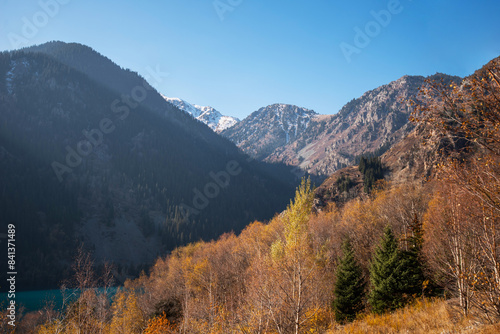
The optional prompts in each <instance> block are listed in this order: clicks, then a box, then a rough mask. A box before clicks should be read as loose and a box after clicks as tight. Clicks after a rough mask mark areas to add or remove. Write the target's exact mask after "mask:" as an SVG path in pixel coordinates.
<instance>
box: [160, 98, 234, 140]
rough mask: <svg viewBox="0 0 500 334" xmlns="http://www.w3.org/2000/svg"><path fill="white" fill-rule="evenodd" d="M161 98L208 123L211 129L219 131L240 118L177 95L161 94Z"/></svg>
mask: <svg viewBox="0 0 500 334" xmlns="http://www.w3.org/2000/svg"><path fill="white" fill-rule="evenodd" d="M162 96H163V98H164V99H165V100H166V101H167V102H169V103H171V104H173V105H174V106H176V107H177V108H179V109H180V110H183V111H185V112H187V113H188V114H190V115H191V116H193V117H194V118H196V119H197V120H199V121H201V122H203V123H205V124H206V125H208V126H209V127H210V128H211V129H212V130H214V131H215V132H217V133H220V132H222V131H224V130H226V129H228V128H230V127H232V126H234V125H235V124H236V123H238V122H239V121H240V120H239V119H238V118H236V117H232V116H224V115H222V114H221V113H220V112H219V111H217V110H216V109H214V108H212V107H204V106H199V105H196V104H190V103H188V102H186V101H184V100H182V99H179V98H177V97H167V96H164V95H162Z"/></svg>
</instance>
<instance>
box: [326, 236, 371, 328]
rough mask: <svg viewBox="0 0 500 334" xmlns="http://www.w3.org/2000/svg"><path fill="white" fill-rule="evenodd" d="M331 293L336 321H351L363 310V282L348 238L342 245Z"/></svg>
mask: <svg viewBox="0 0 500 334" xmlns="http://www.w3.org/2000/svg"><path fill="white" fill-rule="evenodd" d="M333 293H334V298H335V299H334V301H333V304H332V306H333V310H334V312H335V319H336V320H337V321H338V322H340V323H346V322H350V321H353V320H354V319H355V318H356V314H358V313H359V312H361V311H362V310H363V307H364V305H363V299H364V295H365V282H364V279H363V273H362V271H361V268H360V266H359V264H358V262H357V261H356V259H355V258H354V250H353V248H352V246H351V243H350V241H349V239H346V240H345V241H344V243H343V245H342V258H341V259H340V264H339V266H338V267H337V281H336V282H335V288H334V292H333Z"/></svg>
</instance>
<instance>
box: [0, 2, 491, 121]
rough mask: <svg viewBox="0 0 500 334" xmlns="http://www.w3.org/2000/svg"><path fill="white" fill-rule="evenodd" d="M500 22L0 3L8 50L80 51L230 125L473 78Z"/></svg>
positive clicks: (248, 8) (473, 10)
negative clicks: (439, 79) (442, 79)
mask: <svg viewBox="0 0 500 334" xmlns="http://www.w3.org/2000/svg"><path fill="white" fill-rule="evenodd" d="M43 4H45V5H43ZM216 5H217V6H218V7H217V8H218V11H217V9H216ZM44 8H45V9H44ZM373 13H376V14H375V16H377V15H378V16H379V21H377V20H376V18H375V16H374V14H373ZM387 13H389V15H390V16H388V15H387ZM499 13H500V1H498V0H478V1H470V0H454V1H451V0H413V1H411V0H400V1H397V0H389V1H387V0H376V1H374V0H371V1H369V0H358V1H347V0H345V1H339V0H315V1H310V0H309V1H306V0H288V1H282V0H267V1H265V0H215V1H214V0H162V1H147V0H146V1H125V0H121V1H115V0H110V1H102V0H101V1H94V0H85V1H84V0H41V1H37V0H25V1H18V0H0V50H11V49H15V48H17V47H18V46H27V45H33V44H41V43H44V42H47V41H51V40H62V41H65V42H78V43H82V44H86V45H89V46H91V47H92V48H94V49H95V50H97V51H98V52H100V53H102V54H103V55H105V56H107V57H109V58H110V59H112V60H113V61H115V62H116V63H117V64H119V65H120V66H122V67H126V68H130V69H131V70H134V71H137V72H139V73H140V74H142V75H146V74H147V73H148V70H147V69H148V68H150V69H151V68H152V69H154V68H158V69H160V70H161V71H163V72H168V73H169V75H168V77H166V78H164V79H163V80H162V81H161V82H152V84H153V85H154V86H155V87H156V88H157V89H158V90H159V91H160V92H161V93H163V94H165V95H167V96H171V97H180V98H182V99H185V100H187V101H188V102H191V103H195V104H200V105H210V106H212V107H214V108H216V109H218V110H219V111H221V112H222V113H224V114H228V115H232V116H236V117H239V118H244V117H245V116H247V115H248V114H250V113H251V112H253V111H255V110H257V109H258V108H260V107H264V106H266V105H269V104H272V103H290V104H296V105H299V106H302V107H306V108H310V109H314V110H315V111H317V112H319V113H321V114H333V113H336V112H337V111H338V110H339V109H340V108H341V107H342V106H343V105H344V104H345V103H346V102H348V101H350V100H351V99H353V98H356V97H359V96H360V95H362V94H363V93H364V92H365V91H367V90H370V89H373V88H376V87H378V86H380V85H382V84H385V83H388V82H390V81H392V80H396V79H398V78H399V77H401V76H403V75H405V74H410V75H431V74H434V73H436V72H443V73H448V74H454V75H459V76H465V75H468V74H471V73H472V72H473V71H474V70H476V69H478V68H480V67H481V66H482V65H484V64H485V63H486V62H488V61H489V60H491V59H492V58H494V57H497V56H499V55H500V20H499V19H498V14H499ZM384 14H385V15H384ZM26 22H28V23H26ZM30 24H33V25H34V27H35V28H36V30H31V31H30V30H29V29H27V28H26V27H25V26H26V25H30ZM355 29H356V30H355ZM356 31H361V34H363V35H365V36H364V38H363V36H362V35H361V34H359V33H357V32H356ZM356 35H358V36H357V37H358V39H357V40H356V39H355V38H356ZM360 36H361V37H360ZM347 45H348V46H347ZM341 46H344V51H345V50H348V52H347V53H348V57H346V56H345V54H344V52H343V51H342V48H341ZM346 48H347V49H346ZM353 50H354V51H353ZM348 58H349V60H350V61H348Z"/></svg>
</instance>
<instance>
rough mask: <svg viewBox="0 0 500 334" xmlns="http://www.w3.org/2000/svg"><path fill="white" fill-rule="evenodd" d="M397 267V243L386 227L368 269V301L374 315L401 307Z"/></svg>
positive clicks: (398, 259) (398, 260)
mask: <svg viewBox="0 0 500 334" xmlns="http://www.w3.org/2000/svg"><path fill="white" fill-rule="evenodd" d="M399 266H400V256H399V251H398V243H397V241H396V238H395V237H394V234H393V233H392V230H391V228H390V227H389V226H388V227H386V229H385V232H384V236H383V237H382V241H381V242H380V245H379V246H378V247H377V250H376V251H375V254H374V256H373V259H372V263H371V268H370V282H371V285H372V287H371V291H370V294H369V298H368V301H369V303H370V305H371V306H372V309H373V311H374V312H375V313H383V312H385V311H392V310H395V309H396V308H398V307H400V306H401V300H400V293H399V292H400V282H399V281H398V280H399V277H398V271H399V270H400V269H399Z"/></svg>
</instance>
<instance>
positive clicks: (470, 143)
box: [38, 60, 500, 334]
mask: <svg viewBox="0 0 500 334" xmlns="http://www.w3.org/2000/svg"><path fill="white" fill-rule="evenodd" d="M499 65H500V64H499V60H494V61H492V62H491V63H490V64H488V65H487V66H486V67H485V68H483V69H482V70H480V71H478V72H476V73H475V74H474V75H473V76H471V77H469V78H467V79H466V80H465V81H464V82H463V83H462V84H461V85H457V86H455V85H452V86H451V87H449V86H447V85H444V84H442V83H429V84H428V85H427V86H425V87H423V88H422V90H421V93H420V95H419V96H418V97H416V98H415V100H414V101H413V103H415V104H416V109H415V110H416V111H415V113H414V115H413V120H414V121H415V122H416V123H417V124H418V126H419V127H424V128H425V129H426V132H424V133H425V134H426V137H425V138H422V139H424V140H437V141H439V145H438V147H440V149H441V151H440V152H439V154H440V156H441V158H442V159H441V160H440V165H439V168H438V172H437V173H436V174H437V175H438V177H437V178H436V180H434V181H432V182H416V183H408V184H403V185H401V184H400V185H391V184H386V185H385V186H383V187H379V188H377V189H373V190H371V192H370V194H369V195H367V196H366V197H365V199H364V200H361V199H356V200H352V201H350V202H347V203H346V204H344V205H343V206H342V207H341V208H337V207H336V206H335V205H332V206H329V207H328V210H323V211H320V212H314V211H313V210H312V204H313V200H314V191H313V189H312V186H311V184H310V182H309V181H306V180H303V182H302V184H301V185H300V186H299V187H298V188H297V192H296V195H295V198H294V199H293V200H292V201H291V202H290V205H289V206H288V207H287V210H286V211H284V212H283V213H281V214H278V215H276V216H275V217H274V218H273V219H272V220H271V221H270V222H268V223H262V222H253V223H251V224H249V225H248V226H247V227H246V228H245V229H244V230H243V231H242V232H241V234H240V235H238V236H236V235H235V234H233V233H228V234H224V235H222V236H221V237H220V238H219V239H218V240H216V241H210V242H203V241H200V242H197V243H193V244H190V245H187V246H185V247H180V248H178V249H176V250H174V251H173V252H172V253H171V254H169V255H168V256H166V257H162V258H159V259H158V260H157V261H156V263H155V264H154V266H152V268H151V269H150V271H149V273H147V274H143V275H141V277H140V278H138V279H136V280H134V281H127V282H126V284H125V286H124V287H122V289H121V290H120V291H119V292H118V293H117V294H116V295H115V297H114V298H113V299H112V302H111V305H108V304H107V299H103V298H102V297H101V296H99V295H96V294H95V292H93V290H89V289H87V288H86V285H85V284H87V283H85V282H86V279H90V278H92V275H90V274H88V271H89V268H88V263H87V262H85V261H83V262H82V263H81V264H80V269H81V270H83V273H80V274H79V275H77V278H78V279H79V281H80V282H81V285H82V287H81V288H82V291H84V293H82V295H81V297H80V298H79V299H78V300H77V301H76V302H75V303H72V304H71V305H69V306H68V307H67V308H66V310H65V311H63V312H62V313H61V314H60V316H59V317H53V318H51V320H50V321H47V322H45V323H44V324H42V325H40V326H39V327H38V332H39V333H86V332H88V333H90V332H92V333H94V332H95V333H130V334H132V333H148V334H151V333H190V334H191V333H193V334H196V333H200V334H201V333H262V334H264V333H279V334H285V333H295V334H299V333H326V332H328V333H334V332H349V333H358V332H359V333H363V332H373V333H389V332H391V333H398V332H408V331H410V332H421V333H427V332H443V331H449V332H453V331H460V330H462V329H463V328H466V327H470V326H472V325H470V324H471V323H473V327H472V328H474V330H475V331H476V332H481V331H480V330H479V329H477V328H478V327H477V326H478V324H484V323H492V324H495V323H497V322H498V320H499V319H500V145H499V144H500V133H499V130H500V85H499V73H500V70H499V68H500V66H499ZM346 240H348V243H347V244H346V243H345V241H346ZM343 244H344V247H342V245H343ZM417 269H418V270H417ZM430 296H433V297H435V296H438V297H439V298H440V299H432V300H429V299H427V298H428V297H430ZM456 310H458V311H459V312H458V311H457V312H454V311H456ZM387 311H389V313H387ZM384 312H386V313H384ZM390 312H392V313H390ZM375 313H380V315H375ZM472 318H473V319H474V321H472V320H471V319H472ZM335 319H337V320H335ZM353 320H354V323H352V324H345V323H348V322H350V321H353ZM337 321H338V322H337ZM419 326H420V327H419ZM474 326H475V327H474ZM491 326H492V327H485V328H493V330H494V329H498V327H495V326H497V325H491ZM476 329H477V330H476ZM487 330H488V329H485V331H484V332H488V331H487Z"/></svg>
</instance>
